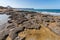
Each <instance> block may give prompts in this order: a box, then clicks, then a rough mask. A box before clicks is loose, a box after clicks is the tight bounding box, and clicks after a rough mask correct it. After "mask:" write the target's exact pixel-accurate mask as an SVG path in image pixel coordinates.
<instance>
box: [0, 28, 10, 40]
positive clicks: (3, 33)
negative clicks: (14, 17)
mask: <svg viewBox="0 0 60 40" xmlns="http://www.w3.org/2000/svg"><path fill="white" fill-rule="evenodd" d="M9 32H10V31H9V29H5V30H3V31H0V40H5V39H6V37H7V36H8V35H9Z"/></svg>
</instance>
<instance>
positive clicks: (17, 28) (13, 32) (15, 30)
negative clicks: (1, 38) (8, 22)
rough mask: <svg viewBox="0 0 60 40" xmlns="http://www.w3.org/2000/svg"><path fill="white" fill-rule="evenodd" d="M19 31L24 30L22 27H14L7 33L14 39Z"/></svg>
mask: <svg viewBox="0 0 60 40" xmlns="http://www.w3.org/2000/svg"><path fill="white" fill-rule="evenodd" d="M21 31H24V28H23V27H16V28H14V29H12V31H11V32H10V33H9V37H10V38H11V39H12V40H14V39H15V38H16V37H17V36H18V33H19V32H21Z"/></svg>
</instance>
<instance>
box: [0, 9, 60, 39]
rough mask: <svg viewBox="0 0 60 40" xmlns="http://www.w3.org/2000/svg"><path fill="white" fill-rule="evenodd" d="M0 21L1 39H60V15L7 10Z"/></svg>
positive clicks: (0, 17)
mask: <svg viewBox="0 0 60 40" xmlns="http://www.w3.org/2000/svg"><path fill="white" fill-rule="evenodd" d="M7 15H11V16H7ZM0 21H1V22H0V25H2V27H1V26H0V27H1V28H0V29H1V30H2V31H0V40H60V25H59V24H60V16H52V15H47V14H46V15H45V14H41V13H37V12H29V11H12V10H7V11H6V12H5V13H3V14H1V15H0Z"/></svg>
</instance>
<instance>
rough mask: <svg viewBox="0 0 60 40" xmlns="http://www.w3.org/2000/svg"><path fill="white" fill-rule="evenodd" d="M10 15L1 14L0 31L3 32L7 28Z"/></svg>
mask: <svg viewBox="0 0 60 40" xmlns="http://www.w3.org/2000/svg"><path fill="white" fill-rule="evenodd" d="M8 17H9V15H6V14H0V30H2V29H3V28H5V26H6V25H7V22H8V20H9V18H8Z"/></svg>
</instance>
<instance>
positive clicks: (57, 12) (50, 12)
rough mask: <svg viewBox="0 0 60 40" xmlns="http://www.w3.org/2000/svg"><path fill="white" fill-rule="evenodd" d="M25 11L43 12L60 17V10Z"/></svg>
mask: <svg viewBox="0 0 60 40" xmlns="http://www.w3.org/2000/svg"><path fill="white" fill-rule="evenodd" d="M24 10H25V11H34V12H41V13H42V14H49V15H54V16H60V9H24Z"/></svg>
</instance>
